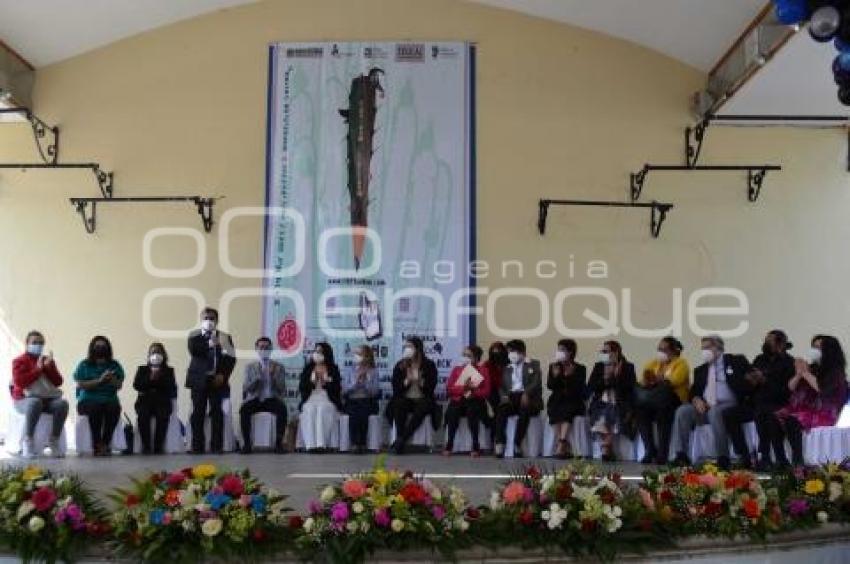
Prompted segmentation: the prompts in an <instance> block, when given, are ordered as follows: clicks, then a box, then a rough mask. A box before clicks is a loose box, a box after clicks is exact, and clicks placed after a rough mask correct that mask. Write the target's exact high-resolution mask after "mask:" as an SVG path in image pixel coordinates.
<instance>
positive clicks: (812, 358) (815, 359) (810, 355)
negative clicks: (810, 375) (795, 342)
mask: <svg viewBox="0 0 850 564" xmlns="http://www.w3.org/2000/svg"><path fill="white" fill-rule="evenodd" d="M804 358H805V359H806V362H808V363H809V364H820V361H821V359H822V358H823V353H822V352H821V350H820V349H818V348H815V347H812V348H810V349H809V350H808V352H807V353H806V355H805V357H804Z"/></svg>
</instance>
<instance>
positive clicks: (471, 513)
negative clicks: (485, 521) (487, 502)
mask: <svg viewBox="0 0 850 564" xmlns="http://www.w3.org/2000/svg"><path fill="white" fill-rule="evenodd" d="M466 516H467V517H469V518H470V519H478V518H479V517H481V512H480V511H478V510H477V509H476V508H474V507H468V508H467V509H466Z"/></svg>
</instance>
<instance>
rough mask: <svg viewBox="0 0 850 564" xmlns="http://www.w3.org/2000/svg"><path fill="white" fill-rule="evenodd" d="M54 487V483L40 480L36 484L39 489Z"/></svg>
mask: <svg viewBox="0 0 850 564" xmlns="http://www.w3.org/2000/svg"><path fill="white" fill-rule="evenodd" d="M52 485H53V482H51V481H50V480H39V481H37V482H36V483H35V487H37V488H49V487H50V486H52Z"/></svg>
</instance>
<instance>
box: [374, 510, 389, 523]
mask: <svg viewBox="0 0 850 564" xmlns="http://www.w3.org/2000/svg"><path fill="white" fill-rule="evenodd" d="M391 522H392V519H390V511H389V509H387V508H386V507H382V508H381V509H378V510H376V511H375V524H376V525H378V526H379V527H389V526H390V523H391Z"/></svg>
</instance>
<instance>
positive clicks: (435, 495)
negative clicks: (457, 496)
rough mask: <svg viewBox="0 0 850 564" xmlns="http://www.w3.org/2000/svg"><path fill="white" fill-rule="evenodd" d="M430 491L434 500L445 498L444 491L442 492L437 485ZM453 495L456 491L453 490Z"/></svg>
mask: <svg viewBox="0 0 850 564" xmlns="http://www.w3.org/2000/svg"><path fill="white" fill-rule="evenodd" d="M428 493H429V494H431V498H432V499H433V500H434V501H440V500H442V499H443V492H441V491H440V488H438V487H436V486H435V487H433V488H431V490H430V491H429V492H428ZM451 495H454V491H452V492H451Z"/></svg>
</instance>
